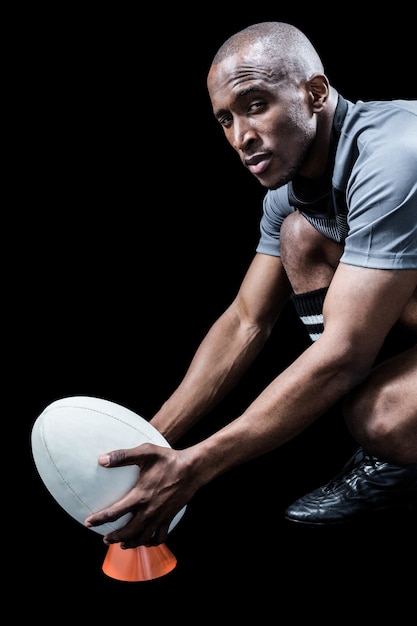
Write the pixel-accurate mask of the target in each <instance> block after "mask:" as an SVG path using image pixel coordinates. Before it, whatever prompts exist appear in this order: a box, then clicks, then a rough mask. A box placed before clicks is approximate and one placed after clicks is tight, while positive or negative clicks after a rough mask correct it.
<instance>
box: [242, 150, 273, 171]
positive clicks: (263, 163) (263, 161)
mask: <svg viewBox="0 0 417 626" xmlns="http://www.w3.org/2000/svg"><path fill="white" fill-rule="evenodd" d="M271 160H272V155H271V154H266V153H262V154H254V155H253V156H251V157H250V158H249V159H244V164H245V166H246V167H247V168H248V170H249V171H250V173H251V174H254V175H255V176H257V175H259V174H262V173H263V172H264V171H265V170H266V169H267V167H268V166H269V164H270V162H271Z"/></svg>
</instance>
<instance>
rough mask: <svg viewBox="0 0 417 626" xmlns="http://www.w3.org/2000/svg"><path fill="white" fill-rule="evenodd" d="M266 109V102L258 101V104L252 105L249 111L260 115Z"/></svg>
mask: <svg viewBox="0 0 417 626" xmlns="http://www.w3.org/2000/svg"><path fill="white" fill-rule="evenodd" d="M265 107H266V103H265V102H263V101H261V100H257V101H256V102H251V103H250V105H249V108H248V111H249V113H259V111H263V110H264V108H265Z"/></svg>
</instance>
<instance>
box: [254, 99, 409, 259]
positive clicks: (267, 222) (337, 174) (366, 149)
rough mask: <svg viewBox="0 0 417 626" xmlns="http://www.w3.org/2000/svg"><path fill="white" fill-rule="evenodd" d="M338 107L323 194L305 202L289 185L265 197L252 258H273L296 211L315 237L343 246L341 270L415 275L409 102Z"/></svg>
mask: <svg viewBox="0 0 417 626" xmlns="http://www.w3.org/2000/svg"><path fill="white" fill-rule="evenodd" d="M340 102H342V103H343V105H344V107H345V112H344V113H343V115H344V117H343V119H342V121H341V123H340V128H339V129H338V130H339V132H338V137H337V141H336V142H335V147H334V161H333V162H332V163H331V164H330V165H331V169H330V171H329V179H328V181H329V182H328V186H327V188H326V189H323V188H321V189H319V193H318V194H316V197H314V198H313V196H310V197H309V196H308V194H307V199H305V197H304V198H303V196H302V195H301V198H303V199H301V198H300V197H297V195H296V193H295V192H294V191H295V188H296V187H295V184H294V185H293V184H292V183H290V184H289V185H285V186H283V187H281V188H279V189H274V190H269V191H268V192H267V193H266V195H265V198H264V203H263V215H262V218H261V223H260V230H261V236H260V240H259V243H258V246H257V248H256V250H257V252H261V253H264V254H269V255H273V256H279V232H280V227H281V224H282V222H283V220H284V218H285V217H286V216H287V215H288V214H289V213H291V212H292V211H294V210H295V209H296V208H298V209H299V210H300V211H301V213H302V214H303V215H304V216H305V217H306V219H307V220H308V221H309V222H310V223H311V224H312V225H313V226H314V227H315V228H316V229H317V230H318V231H320V232H321V233H323V234H324V235H325V236H326V237H329V238H330V239H333V240H334V241H339V242H342V243H344V251H343V255H342V257H341V261H342V262H343V263H347V264H350V265H357V266H361V267H370V268H377V269H411V268H417V100H412V101H407V100H395V101H379V102H376V101H374V102H362V101H358V102H357V103H356V104H353V103H352V102H349V101H346V100H344V99H343V98H340V97H339V105H338V109H339V108H340ZM336 113H337V112H336ZM335 117H336V116H335Z"/></svg>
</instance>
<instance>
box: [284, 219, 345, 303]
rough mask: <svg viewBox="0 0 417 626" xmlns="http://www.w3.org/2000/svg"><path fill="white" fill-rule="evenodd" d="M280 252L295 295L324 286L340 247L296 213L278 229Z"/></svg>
mask: <svg viewBox="0 0 417 626" xmlns="http://www.w3.org/2000/svg"><path fill="white" fill-rule="evenodd" d="M280 250H281V260H282V263H283V266H284V268H285V271H286V273H287V276H288V279H289V281H290V283H291V285H292V287H293V290H294V291H295V293H302V292H305V291H312V290H314V289H320V288H322V287H327V286H328V285H329V284H330V282H331V279H332V277H333V274H334V271H335V269H336V267H337V265H338V263H339V259H340V256H341V253H342V247H341V245H340V244H338V243H336V242H334V241H332V240H330V239H328V238H327V237H325V236H324V235H322V234H321V233H319V232H318V231H317V230H316V229H315V228H313V226H312V225H311V224H310V223H309V222H308V221H307V220H306V219H305V218H304V217H303V216H302V215H301V214H300V213H299V212H298V211H295V212H294V213H291V214H290V215H288V217H286V218H285V220H284V222H283V224H282V226H281V231H280Z"/></svg>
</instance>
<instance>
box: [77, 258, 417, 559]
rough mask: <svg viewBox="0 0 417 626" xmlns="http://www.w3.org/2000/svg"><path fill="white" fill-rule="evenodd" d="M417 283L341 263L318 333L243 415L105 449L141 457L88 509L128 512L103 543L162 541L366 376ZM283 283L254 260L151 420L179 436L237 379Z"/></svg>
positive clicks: (107, 514)
mask: <svg viewBox="0 0 417 626" xmlns="http://www.w3.org/2000/svg"><path fill="white" fill-rule="evenodd" d="M262 277H263V280H262ZM258 281H259V282H258ZM416 284H417V271H415V270H400V271H390V270H372V269H364V268H359V267H354V266H349V265H345V264H343V263H341V264H339V266H338V268H337V270H336V272H335V275H334V278H333V281H332V283H331V286H330V288H329V290H328V293H327V297H326V301H325V306H324V311H323V314H324V322H325V330H324V332H323V334H322V336H321V337H320V339H318V340H317V341H316V342H315V343H314V344H312V345H311V346H310V347H309V348H307V350H305V351H304V353H303V354H301V355H300V356H299V357H298V358H297V359H296V360H295V361H294V362H293V363H292V364H291V365H290V366H289V367H287V368H286V369H285V370H284V371H283V372H282V373H280V374H279V375H278V376H277V377H276V378H275V379H274V380H273V381H272V382H271V383H270V384H269V385H268V386H267V387H266V389H265V390H264V391H263V392H262V393H261V394H260V395H259V396H258V397H257V398H256V400H254V402H252V404H251V405H250V406H249V407H248V408H247V409H246V410H245V411H244V413H243V414H242V415H240V416H239V417H237V418H236V419H235V420H233V421H232V422H230V423H229V424H228V425H226V426H225V427H224V428H222V429H221V430H219V431H218V432H216V433H214V434H213V435H211V436H210V437H208V438H207V439H205V440H203V441H201V442H199V443H197V444H196V445H194V446H191V447H189V448H185V449H183V450H174V449H172V448H165V447H164V448H158V447H157V446H154V445H152V444H143V445H142V446H138V447H137V448H133V449H131V450H119V451H113V452H112V453H111V454H110V456H108V457H107V456H106V455H105V456H104V457H103V459H102V463H103V464H105V465H106V464H107V465H108V466H109V467H110V468H111V467H117V466H118V465H125V464H137V465H138V466H139V467H140V469H141V475H140V479H139V481H138V483H137V485H136V486H135V487H134V488H133V489H132V490H131V491H130V492H129V493H128V494H127V495H126V496H124V497H123V498H122V499H121V500H119V502H117V503H115V504H113V506H112V507H109V508H107V509H104V510H103V511H99V512H97V513H95V514H94V515H91V516H90V517H89V518H88V519H87V520H86V524H87V525H94V526H97V525H100V524H103V523H104V522H108V521H112V520H114V519H118V518H119V517H120V516H121V515H124V514H125V513H127V512H132V513H133V515H132V519H131V520H130V521H129V522H128V523H127V524H126V526H124V527H123V528H122V529H120V530H117V531H114V532H112V533H109V534H108V535H106V537H105V541H106V542H108V543H115V542H123V544H124V545H125V547H128V548H129V547H130V548H131V547H135V546H137V545H140V544H146V543H154V544H157V543H160V542H162V541H165V539H166V536H167V533H168V527H169V524H170V522H171V520H172V519H173V517H174V515H175V514H176V513H177V512H178V511H179V510H180V509H181V508H182V507H183V506H184V505H186V504H187V503H188V502H189V501H190V499H191V498H192V496H193V495H194V494H195V492H196V491H197V490H198V489H199V488H201V487H202V486H203V485H205V484H207V483H209V482H210V481H211V480H213V479H214V478H215V477H216V476H218V475H220V474H222V473H224V472H226V471H227V470H229V469H231V468H232V467H234V466H237V465H239V464H241V463H243V462H246V461H248V460H250V459H252V458H255V457H257V456H260V455H263V454H265V453H267V452H269V451H271V450H272V449H275V448H277V447H278V446H280V445H282V444H283V443H285V442H286V441H288V440H290V439H292V438H294V437H295V436H296V435H297V434H298V433H300V432H301V431H303V430H304V429H305V428H306V427H307V426H308V425H309V424H311V423H312V422H313V421H315V420H316V419H317V418H318V417H319V416H320V415H322V414H323V413H324V412H325V411H326V410H327V409H329V408H330V407H331V406H332V405H333V404H334V403H335V402H336V401H337V400H338V399H340V398H342V397H343V396H344V395H345V394H346V392H347V391H349V390H350V389H352V388H353V387H354V386H356V385H357V384H358V383H359V382H360V381H361V380H363V378H364V377H366V375H367V373H368V372H369V370H370V368H371V367H372V365H373V363H374V361H375V358H376V356H377V354H378V351H379V349H380V348H381V346H382V343H383V341H384V339H385V337H386V336H387V334H388V332H389V330H390V329H391V327H392V326H393V324H394V323H395V322H396V320H398V319H399V318H400V316H401V314H402V312H403V310H404V309H405V307H406V304H407V303H408V302H409V300H410V298H411V295H412V293H413V291H414V289H415V287H416ZM287 289H288V285H287V284H286V281H285V280H284V275H283V272H282V268H281V265H280V263H279V260H277V259H275V260H274V259H273V258H272V257H263V256H262V255H260V256H259V257H256V258H255V261H254V263H253V264H252V266H251V268H250V270H249V272H248V275H247V276H246V278H245V281H244V283H243V285H242V290H241V292H240V293H239V295H238V297H237V299H236V301H235V302H234V303H233V304H232V306H231V308H230V309H229V310H228V311H226V313H225V314H224V315H223V316H222V317H221V318H220V320H219V322H217V324H215V326H214V327H213V329H212V330H211V331H210V332H209V334H208V336H207V337H206V339H205V340H204V341H203V344H202V346H201V347H200V348H199V350H198V352H197V354H196V357H195V359H194V360H193V362H192V364H191V366H190V369H189V371H188V372H187V374H186V376H185V379H184V381H183V383H181V385H180V387H179V389H178V390H177V391H176V392H175V393H174V394H173V396H172V397H171V398H170V399H169V400H168V401H167V402H166V403H165V405H164V406H163V407H162V408H161V410H160V411H159V413H158V414H157V415H156V416H155V418H154V420H153V424H154V425H155V426H156V427H157V428H160V429H161V431H162V432H163V434H165V435H167V436H168V437H170V438H171V440H175V438H177V437H179V436H180V435H181V433H182V432H184V431H185V430H186V428H187V427H189V426H190V425H191V424H193V423H194V422H195V421H196V419H198V417H200V416H201V415H202V414H203V413H204V412H206V411H207V410H208V409H209V408H210V407H211V406H213V405H214V403H215V402H216V401H218V400H219V399H220V397H222V396H223V395H224V393H225V392H226V391H227V390H228V389H229V388H231V387H232V386H233V385H234V384H235V383H236V381H237V380H238V379H239V377H240V376H241V374H242V372H243V371H244V370H245V369H246V368H247V366H248V364H249V363H251V362H252V361H253V359H254V357H255V355H256V354H257V353H258V352H259V350H260V348H261V346H262V345H263V344H264V342H265V340H266V338H267V336H268V335H269V332H270V328H271V326H272V324H273V322H274V319H275V318H276V315H277V314H278V313H279V310H280V306H279V304H274V305H268V304H267V302H268V299H269V298H270V297H271V296H272V295H275V296H276V297H277V298H278V299H277V300H276V302H279V301H280V300H281V298H280V296H281V297H282V296H283V295H284V294H287V293H288V292H287ZM232 331H234V332H232ZM226 339H227V341H226ZM212 368H213V369H212ZM177 420H178V421H177Z"/></svg>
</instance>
